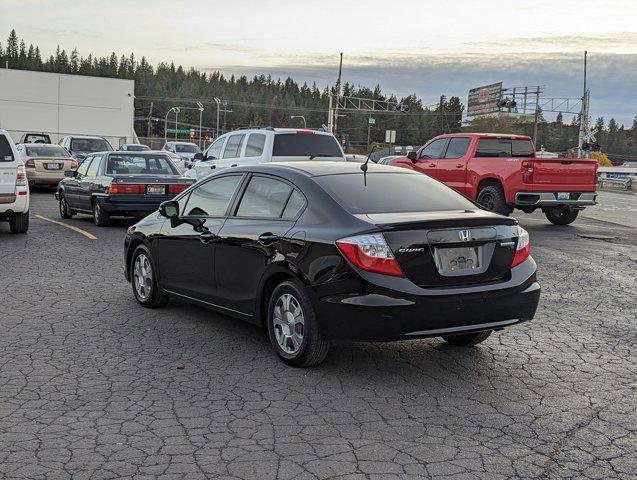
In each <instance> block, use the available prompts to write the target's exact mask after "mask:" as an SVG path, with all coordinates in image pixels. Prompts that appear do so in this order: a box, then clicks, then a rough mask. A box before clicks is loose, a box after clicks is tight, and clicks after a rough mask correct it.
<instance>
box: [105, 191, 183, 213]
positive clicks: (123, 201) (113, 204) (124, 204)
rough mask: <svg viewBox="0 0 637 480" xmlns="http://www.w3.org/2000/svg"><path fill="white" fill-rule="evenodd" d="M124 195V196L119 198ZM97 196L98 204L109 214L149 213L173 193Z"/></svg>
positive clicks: (171, 196)
mask: <svg viewBox="0 0 637 480" xmlns="http://www.w3.org/2000/svg"><path fill="white" fill-rule="evenodd" d="M121 197H124V198H121ZM121 197H119V196H118V197H116V196H114V195H113V196H102V197H99V201H100V205H101V206H102V209H103V210H104V211H105V212H108V213H109V214H117V213H121V214H125V213H151V212H154V211H156V210H157V209H158V208H159V205H160V204H161V203H162V202H165V201H166V200H170V199H172V198H173V197H174V196H173V195H170V196H168V195H162V196H157V197H148V196H145V195H125V196H124V195H122V196H121Z"/></svg>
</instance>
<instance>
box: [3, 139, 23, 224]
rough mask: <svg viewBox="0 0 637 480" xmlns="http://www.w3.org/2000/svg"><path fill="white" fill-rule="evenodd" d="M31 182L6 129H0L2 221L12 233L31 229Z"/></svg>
mask: <svg viewBox="0 0 637 480" xmlns="http://www.w3.org/2000/svg"><path fill="white" fill-rule="evenodd" d="M29 197H30V195H29V184H28V182H27V174H26V172H25V169H24V164H23V163H22V160H21V159H20V155H19V154H18V151H17V150H16V148H15V144H14V143H13V140H12V139H11V136H10V135H9V132H7V131H6V130H0V221H2V222H9V228H10V229H11V232H12V233H25V232H26V231H27V230H29Z"/></svg>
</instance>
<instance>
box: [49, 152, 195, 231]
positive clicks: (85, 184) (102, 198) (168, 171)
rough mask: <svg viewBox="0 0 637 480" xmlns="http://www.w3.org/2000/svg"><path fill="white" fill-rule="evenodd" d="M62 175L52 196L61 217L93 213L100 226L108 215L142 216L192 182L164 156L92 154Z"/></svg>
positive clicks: (137, 153)
mask: <svg viewBox="0 0 637 480" xmlns="http://www.w3.org/2000/svg"><path fill="white" fill-rule="evenodd" d="M65 175H66V178H64V179H63V180H62V181H61V182H60V183H59V185H58V188H57V191H56V194H55V196H56V198H57V199H58V201H59V206H60V216H61V217H62V218H70V217H72V216H73V215H75V214H76V213H88V214H92V215H93V220H94V222H95V225H97V226H100V227H103V226H107V225H108V224H109V222H110V218H111V216H134V217H143V216H146V215H147V214H149V213H151V212H153V211H155V210H157V208H158V207H159V204H160V203H162V202H164V201H166V200H170V199H171V198H173V197H174V196H175V195H177V194H179V193H181V192H183V191H184V190H185V189H186V188H188V187H189V186H190V185H191V184H192V183H194V180H193V179H190V178H184V177H183V176H182V174H181V172H180V171H179V169H178V168H177V167H176V166H175V164H174V163H173V162H172V160H171V159H170V157H169V156H168V155H167V154H166V153H163V152H98V153H93V154H91V155H89V156H88V157H87V158H86V160H84V162H82V164H81V165H80V167H79V168H78V169H77V170H76V171H67V172H65Z"/></svg>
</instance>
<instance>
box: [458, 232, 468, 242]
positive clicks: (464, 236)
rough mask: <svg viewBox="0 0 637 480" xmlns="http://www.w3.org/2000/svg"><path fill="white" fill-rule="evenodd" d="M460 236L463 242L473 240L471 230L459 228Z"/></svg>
mask: <svg viewBox="0 0 637 480" xmlns="http://www.w3.org/2000/svg"><path fill="white" fill-rule="evenodd" d="M458 236H459V237H460V240H462V241H463V242H468V241H469V240H471V230H458Z"/></svg>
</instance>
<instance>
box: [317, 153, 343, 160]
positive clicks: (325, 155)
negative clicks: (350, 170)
mask: <svg viewBox="0 0 637 480" xmlns="http://www.w3.org/2000/svg"><path fill="white" fill-rule="evenodd" d="M339 156H340V155H330V154H329V153H315V154H314V155H310V160H314V159H315V158H316V157H339Z"/></svg>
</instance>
